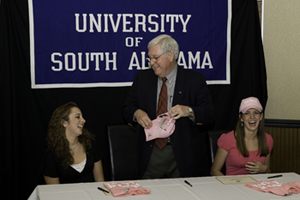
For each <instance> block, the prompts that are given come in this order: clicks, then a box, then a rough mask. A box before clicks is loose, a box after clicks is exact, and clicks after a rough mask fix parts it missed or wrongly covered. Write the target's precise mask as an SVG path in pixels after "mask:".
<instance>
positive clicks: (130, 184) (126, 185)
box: [103, 181, 151, 197]
mask: <svg viewBox="0 0 300 200" xmlns="http://www.w3.org/2000/svg"><path fill="white" fill-rule="evenodd" d="M103 185H104V187H106V188H107V189H108V190H109V191H110V192H111V193H112V194H113V196H114V197H123V196H131V195H140V194H149V193H150V192H151V190H149V189H145V188H143V187H142V186H140V185H139V184H137V183H136V182H134V181H127V182H120V183H103Z"/></svg>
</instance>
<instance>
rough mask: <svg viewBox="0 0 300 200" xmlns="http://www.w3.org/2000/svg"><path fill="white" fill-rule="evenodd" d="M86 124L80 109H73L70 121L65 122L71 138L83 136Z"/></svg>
mask: <svg viewBox="0 0 300 200" xmlns="http://www.w3.org/2000/svg"><path fill="white" fill-rule="evenodd" d="M84 124H85V119H84V118H83V116H82V113H81V111H80V109H79V108H77V107H72V108H71V113H70V115H69V120H68V121H64V122H63V126H64V127H65V128H66V135H67V136H71V137H78V136H79V135H81V134H82V129H83V126H84Z"/></svg>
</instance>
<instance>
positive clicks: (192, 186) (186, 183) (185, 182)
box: [184, 180, 193, 187]
mask: <svg viewBox="0 0 300 200" xmlns="http://www.w3.org/2000/svg"><path fill="white" fill-rule="evenodd" d="M184 182H185V183H186V184H188V185H189V186H191V187H193V185H192V184H190V183H189V182H188V181H187V180H184Z"/></svg>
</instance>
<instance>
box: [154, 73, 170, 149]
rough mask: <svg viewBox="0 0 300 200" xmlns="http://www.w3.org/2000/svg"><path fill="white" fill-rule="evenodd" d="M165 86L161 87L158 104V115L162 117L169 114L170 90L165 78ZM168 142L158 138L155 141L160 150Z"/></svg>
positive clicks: (165, 139)
mask: <svg viewBox="0 0 300 200" xmlns="http://www.w3.org/2000/svg"><path fill="white" fill-rule="evenodd" d="M162 80H163V84H162V86H161V90H160V94H159V99H158V104H157V112H156V115H157V116H158V115H161V114H163V113H165V112H168V89H167V85H166V81H167V78H166V77H163V78H162ZM167 143H168V141H167V138H157V139H156V140H155V144H156V146H158V148H160V149H162V148H164V147H165V146H166V145H167Z"/></svg>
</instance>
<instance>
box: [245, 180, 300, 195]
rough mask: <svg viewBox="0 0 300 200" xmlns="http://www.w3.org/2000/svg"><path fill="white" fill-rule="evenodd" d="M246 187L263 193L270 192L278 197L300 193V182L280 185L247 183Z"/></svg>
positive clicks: (271, 182)
mask: <svg viewBox="0 0 300 200" xmlns="http://www.w3.org/2000/svg"><path fill="white" fill-rule="evenodd" d="M245 186H247V187H249V188H252V189H254V190H258V191H262V192H270V193H273V194H277V195H281V196H284V195H288V194H298V193H300V182H290V183H279V182H277V181H259V182H255V183H246V184H245Z"/></svg>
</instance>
